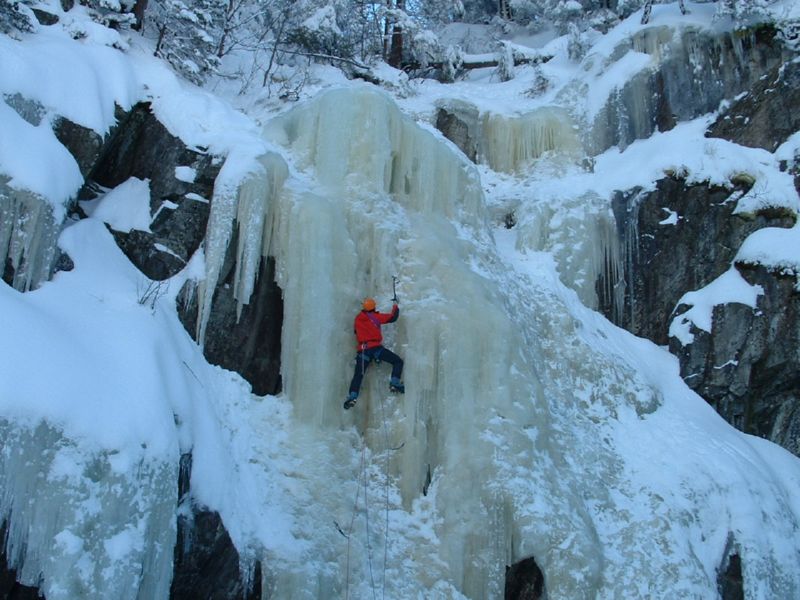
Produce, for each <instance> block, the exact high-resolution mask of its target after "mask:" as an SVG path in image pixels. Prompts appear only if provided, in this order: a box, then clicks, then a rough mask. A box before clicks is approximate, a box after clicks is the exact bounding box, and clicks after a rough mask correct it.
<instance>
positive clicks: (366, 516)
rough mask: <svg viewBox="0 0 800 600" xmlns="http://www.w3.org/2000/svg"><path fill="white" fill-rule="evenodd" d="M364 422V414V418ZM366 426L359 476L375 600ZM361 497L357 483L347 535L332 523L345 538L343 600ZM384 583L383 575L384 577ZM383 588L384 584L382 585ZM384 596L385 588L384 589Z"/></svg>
mask: <svg viewBox="0 0 800 600" xmlns="http://www.w3.org/2000/svg"><path fill="white" fill-rule="evenodd" d="M364 418H365V420H366V414H365V416H364ZM365 434H366V424H365V429H364V432H363V433H362V434H361V464H360V465H359V471H360V476H361V478H363V480H364V520H365V527H366V535H367V562H368V564H369V577H370V583H371V586H372V598H373V600H374V599H376V598H377V595H376V591H375V575H374V572H373V569H372V543H371V542H370V537H369V498H368V496H367V489H368V479H367V442H366V435H365ZM360 495H361V483H360V482H359V483H358V485H356V497H355V500H354V501H353V513H352V515H351V517H350V526H349V528H348V530H347V533H344V532H343V531H342V529H341V528H340V527H339V525H338V523H336V521H334V525H336V528H337V529H338V530H339V532H340V533H341V534H342V535H344V537H346V538H347V553H346V558H345V570H346V572H347V575H346V579H345V600H349V598H350V539H351V537H352V535H353V530H354V529H355V522H356V515H357V514H358V498H359V496H360ZM384 581H385V575H384ZM384 586H385V583H384ZM384 594H385V588H384Z"/></svg>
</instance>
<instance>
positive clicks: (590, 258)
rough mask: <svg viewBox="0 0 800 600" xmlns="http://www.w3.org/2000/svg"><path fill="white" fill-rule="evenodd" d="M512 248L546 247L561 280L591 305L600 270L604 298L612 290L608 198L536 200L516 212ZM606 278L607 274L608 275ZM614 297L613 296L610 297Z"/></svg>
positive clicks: (615, 250)
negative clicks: (605, 287)
mask: <svg viewBox="0 0 800 600" xmlns="http://www.w3.org/2000/svg"><path fill="white" fill-rule="evenodd" d="M520 219H521V220H520V222H519V223H518V225H517V231H518V237H517V247H518V249H520V250H533V251H546V252H549V253H551V254H552V255H553V257H554V258H555V259H556V262H557V264H558V271H559V276H560V279H561V281H562V282H563V283H564V284H565V285H566V286H568V287H570V288H572V289H574V290H575V291H576V292H577V293H578V297H579V298H580V299H581V302H583V304H584V305H586V306H587V307H589V308H593V309H594V308H597V306H598V304H599V299H598V290H597V287H596V285H597V281H598V280H599V279H600V278H601V276H602V275H603V274H604V273H608V275H607V278H606V279H605V282H606V285H607V286H609V287H608V288H607V289H606V290H603V292H602V293H603V295H604V297H606V298H608V297H609V294H612V295H614V294H618V293H619V290H618V287H619V286H617V285H615V282H617V281H618V278H619V276H620V273H621V271H620V266H619V254H620V250H619V241H618V240H617V234H616V224H615V221H614V216H613V214H612V213H611V210H610V208H609V206H608V201H607V200H605V199H603V198H600V197H599V196H597V195H595V194H584V195H582V196H578V197H576V198H573V199H571V200H563V201H561V202H560V203H559V204H558V205H557V206H554V205H553V204H552V203H550V202H547V201H541V202H538V203H536V204H534V205H533V206H532V208H528V209H526V212H525V213H524V214H521V215H520ZM609 277H610V279H609ZM614 297H616V296H614Z"/></svg>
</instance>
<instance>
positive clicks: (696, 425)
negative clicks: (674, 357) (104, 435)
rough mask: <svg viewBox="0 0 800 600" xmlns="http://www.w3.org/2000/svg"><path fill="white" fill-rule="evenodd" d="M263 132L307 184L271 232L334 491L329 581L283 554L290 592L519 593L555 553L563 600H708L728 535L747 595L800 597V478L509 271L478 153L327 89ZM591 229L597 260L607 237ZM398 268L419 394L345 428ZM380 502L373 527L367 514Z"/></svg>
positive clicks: (300, 514)
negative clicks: (374, 313)
mask: <svg viewBox="0 0 800 600" xmlns="http://www.w3.org/2000/svg"><path fill="white" fill-rule="evenodd" d="M266 132H267V135H268V136H269V137H270V138H271V139H272V140H275V141H277V142H279V143H281V144H282V145H283V146H284V148H285V149H286V152H287V153H288V156H289V159H290V163H291V164H293V165H294V167H293V168H294V169H296V171H294V173H295V174H294V175H293V176H291V177H290V178H289V179H288V180H287V183H286V185H285V186H284V188H283V190H282V191H281V192H280V193H279V194H278V195H277V198H276V202H275V210H274V216H273V219H274V225H273V227H272V229H271V231H272V237H271V238H270V248H271V249H272V250H271V251H270V253H274V255H275V256H276V260H277V264H278V265H279V273H278V279H279V283H280V285H281V287H282V289H283V290H284V298H285V307H286V312H285V315H284V329H283V344H282V352H283V356H282V365H283V374H284V382H285V388H284V389H285V394H286V397H287V398H288V399H289V400H290V401H291V402H292V404H293V406H294V411H293V412H294V418H295V419H296V420H295V421H294V425H291V426H290V427H291V431H292V433H291V434H290V436H289V440H288V441H287V446H288V447H290V448H292V453H293V454H294V455H296V456H297V457H298V458H297V460H298V461H299V463H300V465H302V466H301V467H298V469H299V471H300V472H303V473H310V474H319V477H320V478H321V481H322V483H320V481H317V480H316V479H317V477H316V475H312V476H309V477H308V479H307V481H306V482H305V483H304V484H300V483H299V482H298V485H300V487H301V488H302V490H303V492H302V493H301V496H302V497H306V498H314V501H313V508H303V507H300V506H298V507H297V508H296V512H295V518H296V522H297V523H298V524H299V525H298V530H297V531H296V534H297V535H299V537H301V538H302V539H304V540H307V541H308V542H309V544H310V546H311V549H310V550H308V551H307V552H308V554H307V557H308V559H310V558H311V557H312V556H313V557H315V559H316V560H318V561H321V562H322V563H323V566H322V567H320V569H319V570H318V571H317V576H316V577H315V578H313V580H312V581H309V578H308V572H307V562H306V561H305V560H297V561H292V560H287V559H286V558H285V557H284V558H283V559H281V557H280V556H276V555H272V554H270V553H269V552H268V554H269V556H268V557H267V559H266V560H265V564H273V565H275V564H276V563H279V564H280V566H275V567H274V568H273V569H272V570H271V571H270V572H269V573H267V574H265V578H266V579H265V582H266V583H267V584H268V585H269V586H270V589H271V591H272V593H273V594H275V595H276V596H279V597H280V596H283V595H288V594H290V590H291V593H293V594H297V595H301V596H303V597H311V598H328V597H337V596H341V595H343V594H344V593H349V594H351V595H352V596H353V597H356V596H358V597H360V596H368V595H369V594H370V589H371V588H372V590H373V591H374V590H375V587H376V586H377V587H381V586H383V587H384V590H385V591H386V593H387V595H388V596H389V597H417V596H420V595H426V594H431V593H432V594H434V595H437V597H461V596H462V595H463V596H464V597H470V598H479V597H500V596H501V595H502V587H503V578H504V568H505V565H508V564H512V563H513V562H515V561H518V560H520V559H522V558H524V557H526V556H535V558H536V561H537V563H538V564H539V565H540V566H541V568H542V570H543V571H544V573H545V577H546V585H547V591H548V597H550V598H570V599H574V598H595V597H620V596H625V595H626V594H630V593H631V590H636V591H637V593H638V594H639V595H642V596H646V595H648V594H652V593H656V594H657V593H658V591H659V590H670V593H675V594H676V595H682V596H685V597H707V596H712V595H714V594H715V593H716V569H717V568H718V567H719V565H720V563H721V562H722V560H723V558H724V556H725V555H726V552H730V547H731V546H730V544H731V539H733V540H734V542H733V543H734V545H735V548H736V550H737V551H738V552H739V554H740V555H741V556H742V560H743V564H745V565H746V567H745V568H746V570H747V572H746V573H745V582H746V586H748V588H747V589H748V595H749V594H753V595H754V597H758V596H759V595H766V596H784V597H785V596H787V595H789V596H791V595H794V594H796V593H797V592H798V590H800V578H799V577H798V569H797V562H796V555H795V553H794V551H793V550H791V548H796V547H797V543H798V540H797V539H796V537H797V536H796V533H794V531H795V526H794V524H795V523H796V522H797V514H798V508H799V507H798V506H797V503H796V502H795V501H793V500H792V499H791V492H790V491H789V490H790V489H791V485H793V484H790V483H789V481H797V475H798V474H797V469H796V468H795V467H791V468H789V469H788V470H787V471H786V472H785V473H786V474H784V475H781V476H778V475H775V474H773V473H774V472H773V471H771V470H770V469H767V468H765V465H766V462H765V461H767V460H769V461H777V462H778V463H780V461H781V460H787V461H788V460H789V459H788V458H783V457H782V455H780V454H779V453H780V452H781V451H779V450H775V449H773V448H767V447H762V446H761V445H759V444H758V443H756V442H748V441H747V440H745V439H744V438H742V437H741V435H740V434H739V433H737V432H735V431H733V430H732V429H730V428H729V427H728V426H727V425H725V424H724V423H722V422H721V421H720V420H719V418H718V417H717V416H716V415H715V414H714V413H713V411H712V410H711V409H710V408H708V407H705V406H704V405H703V404H702V402H699V401H698V399H697V398H696V396H694V395H693V394H692V393H691V392H690V391H689V390H688V389H687V388H685V386H683V385H682V384H681V383H680V382H679V379H678V378H677V365H675V372H674V373H668V374H665V373H663V372H660V371H658V372H657V371H653V367H652V366H651V363H648V361H647V360H646V359H645V358H643V357H645V356H648V355H650V354H653V353H656V354H658V353H661V352H663V351H662V350H660V349H658V348H655V347H653V346H652V345H650V344H649V342H646V341H643V340H637V339H636V338H633V336H627V337H626V336H622V335H621V334H620V333H619V332H618V331H614V330H613V327H612V326H611V325H610V324H609V323H608V322H607V321H605V320H603V319H602V318H601V317H599V315H596V314H595V313H592V312H591V311H589V310H588V309H586V308H584V307H583V306H582V305H581V303H580V302H579V301H578V300H577V298H576V297H575V296H574V292H572V291H570V290H568V289H566V288H564V287H563V285H562V284H561V283H560V282H559V281H558V278H557V276H556V275H555V269H554V268H553V265H550V264H549V262H548V261H547V260H544V259H540V260H539V262H537V261H535V260H532V262H531V263H530V267H529V269H528V270H527V271H525V270H519V269H518V270H516V271H513V272H511V273H509V272H508V270H507V264H508V263H507V261H505V260H504V257H503V256H501V255H500V254H498V247H499V246H497V245H496V243H495V240H494V238H493V236H492V234H491V230H490V229H488V228H487V227H486V221H487V218H486V208H485V205H484V203H483V198H482V194H481V192H480V189H479V186H478V179H477V173H476V171H475V170H474V167H472V166H471V165H470V164H469V163H467V162H466V161H465V159H463V157H460V155H457V154H456V153H454V152H452V150H450V148H449V147H448V146H447V145H446V144H443V143H441V142H439V141H438V140H437V138H436V137H435V136H433V135H432V134H431V133H429V132H428V131H426V130H424V129H423V128H420V127H418V126H417V125H415V124H414V123H413V122H412V121H411V120H410V119H409V118H408V117H406V116H404V115H402V114H401V113H400V111H399V110H398V109H397V107H396V106H395V105H394V103H393V102H392V101H391V100H390V99H389V98H388V97H387V96H385V95H383V94H381V93H379V92H376V91H374V90H369V89H355V90H354V89H341V90H335V91H330V92H327V93H325V94H323V95H321V96H320V97H318V98H317V99H315V100H313V101H310V102H308V103H306V104H304V105H301V106H298V107H297V108H295V109H294V110H293V111H291V112H290V113H288V114H286V115H285V116H282V117H279V118H277V119H275V120H274V121H272V122H270V123H269V124H268V125H267V127H266ZM345 134H346V135H345ZM598 214H599V212H598ZM575 220H576V222H577V216H576V217H575ZM602 221H603V219H602V217H599V218H598V222H602ZM600 229H601V230H602V227H601V228H600ZM574 235H575V236H576V237H580V236H587V238H588V239H586V240H585V241H583V240H578V241H579V242H580V244H582V245H583V246H585V248H586V249H587V251H586V252H585V254H586V255H587V256H588V255H589V254H590V253H591V250H589V249H590V248H592V247H594V245H595V242H593V241H592V239H596V240H600V239H601V238H602V234H600V235H598V234H597V233H596V232H593V228H592V227H591V226H582V227H576V229H575V233H574ZM593 236H594V237H593ZM501 241H502V240H501ZM253 242H254V243H255V244H256V246H257V247H258V248H259V251H261V248H263V242H262V241H261V240H257V239H255V238H253ZM513 245H514V244H512V246H513ZM501 246H502V244H501ZM244 252H245V253H247V252H248V250H245V251H244ZM556 254H557V253H556ZM564 256H565V260H566V258H567V256H568V254H565V255H564ZM575 260H577V261H578V263H580V262H581V259H580V258H579V256H578V257H575ZM585 262H586V261H584V263H585ZM566 264H569V261H567V263H566ZM581 268H582V269H583V270H584V271H585V272H586V277H587V278H588V277H589V276H590V272H589V271H590V268H589V267H588V266H587V264H583V266H582V267H581ZM394 274H396V275H398V276H399V278H400V286H399V294H400V297H401V310H402V314H401V318H400V320H399V321H398V322H397V324H396V325H395V326H394V327H393V328H391V327H387V328H386V333H387V340H386V343H387V345H388V346H389V347H391V348H394V349H395V350H396V351H397V352H398V353H400V354H401V355H402V356H404V358H405V359H406V371H405V373H406V377H405V378H406V384H407V391H406V394H405V395H404V396H399V397H393V396H389V395H387V393H386V384H387V381H386V378H387V377H388V374H387V373H384V372H381V371H380V369H379V368H376V369H374V372H372V373H371V374H370V375H369V376H368V378H367V381H366V384H365V388H364V390H363V393H362V396H361V399H360V401H359V405H358V408H357V409H356V410H353V411H350V412H344V411H342V409H341V399H342V398H343V397H344V395H345V391H346V385H347V381H348V380H349V376H350V374H351V369H352V358H353V353H354V351H353V350H352V347H353V346H352V344H353V342H352V334H351V327H352V318H353V315H354V314H355V313H356V312H357V310H358V308H359V299H360V298H361V297H363V296H364V295H376V296H378V298H379V305H381V306H386V305H387V303H388V299H389V290H390V285H391V283H390V282H391V279H390V277H391V275H394ZM578 287H579V288H580V287H581V285H578ZM584 287H585V289H586V290H588V285H585V286H584ZM587 294H588V292H587ZM611 340H614V343H613V344H612V345H611V346H610V347H609V346H608V344H609V342H610V341H611ZM620 340H627V341H625V342H624V343H622V342H621V341H620ZM601 347H602V348H603V351H599V350H597V349H596V348H601ZM659 356H661V355H660V354H659ZM660 360H661V362H658V361H656V362H658V364H664V363H663V360H664V357H663V356H661V358H660ZM684 413H685V414H684ZM681 414H684V416H680V415H681ZM675 423H683V425H682V426H681V429H679V430H675V429H674V424H675ZM709 429H712V430H713V431H714V435H713V436H712V437H711V438H709V437H708V435H707V434H706V433H702V432H706V431H708V430H709ZM773 450H774V452H773ZM720 452H721V453H727V454H730V455H731V456H733V457H735V458H732V459H731V460H732V462H731V464H730V467H728V468H726V469H724V470H722V471H720V470H719V468H718V467H717V466H715V467H713V468H712V467H709V468H708V469H706V470H705V471H704V472H703V474H702V476H700V477H698V474H697V471H698V468H700V467H698V462H697V461H698V460H699V459H698V458H697V457H698V456H701V455H707V454H709V453H711V454H714V453H720ZM767 454H768V455H769V457H770V458H769V459H766V458H764V456H766V455H767ZM751 464H757V465H761V467H759V470H758V472H757V474H754V473H752V472H748V473H747V475H744V471H745V470H748V471H751V468H750V467H749V466H748V465H751ZM786 464H787V465H788V464H789V463H788V462H787V463H786ZM701 470H702V469H701ZM320 485H322V486H324V490H322V489H319V488H318V486H320ZM361 486H363V489H362V488H361ZM368 489H369V490H370V491H369V493H370V494H372V496H371V498H372V499H371V502H372V504H371V510H372V512H371V519H372V520H371V525H370V521H369V518H370V514H369V512H368V511H365V509H364V508H363V505H362V507H361V508H354V504H353V498H354V497H355V498H356V505H358V494H359V493H364V494H366V493H367V490H368ZM332 490H333V491H332ZM357 490H360V491H357ZM765 490H769V491H765ZM376 495H377V496H378V499H376V498H375V496H376ZM362 498H363V496H362ZM362 501H363V500H362ZM711 507H713V508H711ZM384 510H385V514H384ZM356 517H357V519H356ZM326 519H327V520H330V519H332V520H334V521H335V522H336V523H338V524H340V525H341V524H344V529H343V531H342V533H343V534H348V535H349V537H348V538H345V537H343V536H341V535H339V533H337V532H336V531H335V530H334V529H332V528H331V527H330V525H327V526H326V524H325V521H326ZM351 519H352V521H351ZM356 520H357V521H358V523H359V524H360V525H359V527H356V528H354V529H353V528H351V529H348V528H347V526H346V525H347V524H348V523H353V522H355V521H356ZM365 521H366V523H365ZM776 522H780V523H784V525H783V526H776V525H775V523H776ZM476 523H479V524H480V525H478V526H476ZM387 526H388V530H387ZM767 538H769V541H766V540H767ZM345 539H347V540H348V541H345ZM770 548H771V550H770Z"/></svg>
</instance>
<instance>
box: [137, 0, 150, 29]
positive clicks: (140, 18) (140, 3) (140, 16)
mask: <svg viewBox="0 0 800 600" xmlns="http://www.w3.org/2000/svg"><path fill="white" fill-rule="evenodd" d="M147 2H148V0H136V4H134V5H133V16H134V17H135V18H136V22H135V23H134V24H133V28H134V29H135V30H136V31H141V30H142V27H143V26H144V12H145V11H146V10H147Z"/></svg>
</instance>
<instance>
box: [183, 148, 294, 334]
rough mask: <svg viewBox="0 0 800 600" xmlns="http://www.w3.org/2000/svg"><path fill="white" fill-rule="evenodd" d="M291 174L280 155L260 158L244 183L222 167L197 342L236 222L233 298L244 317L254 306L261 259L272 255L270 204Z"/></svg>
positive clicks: (201, 289) (208, 236)
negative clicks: (246, 309) (251, 303)
mask: <svg viewBox="0 0 800 600" xmlns="http://www.w3.org/2000/svg"><path fill="white" fill-rule="evenodd" d="M229 160H230V159H229ZM227 164H228V163H226V165H227ZM287 174H288V169H287V167H286V163H285V162H284V161H283V159H282V158H281V157H280V156H278V155H277V154H265V155H263V156H261V157H260V158H259V163H258V165H256V166H255V167H254V169H253V172H251V173H250V174H249V175H248V176H247V178H246V179H245V180H244V181H237V180H236V179H235V178H230V179H232V180H230V181H229V177H228V174H227V173H226V172H225V167H224V166H223V171H221V172H220V175H219V176H218V178H217V181H216V183H215V186H214V198H213V200H212V203H211V215H210V216H209V219H208V226H207V229H206V244H205V258H206V277H205V280H203V281H202V282H200V284H199V285H198V290H197V299H198V313H197V339H198V341H199V342H200V343H201V344H202V343H203V340H204V339H205V331H206V325H207V324H208V318H209V315H210V314H211V308H212V302H213V298H214V291H215V290H216V287H217V283H219V276H220V272H221V270H222V265H223V262H224V261H225V256H226V253H227V251H228V245H229V243H230V241H231V238H232V237H233V227H234V223H236V224H237V226H238V233H239V242H238V246H237V249H236V274H235V278H234V298H236V300H237V301H238V305H239V306H238V309H239V312H240V313H241V307H242V305H244V304H247V303H248V302H249V300H250V296H251V294H252V292H253V288H254V285H255V277H256V273H257V272H258V267H259V262H260V259H261V256H262V255H266V253H267V252H268V251H269V246H270V235H269V233H270V232H271V230H272V222H271V216H270V215H271V214H272V212H271V206H272V203H273V202H274V201H275V198H276V196H277V195H278V194H279V192H280V189H281V187H282V185H283V182H284V180H285V179H286V176H287Z"/></svg>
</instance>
